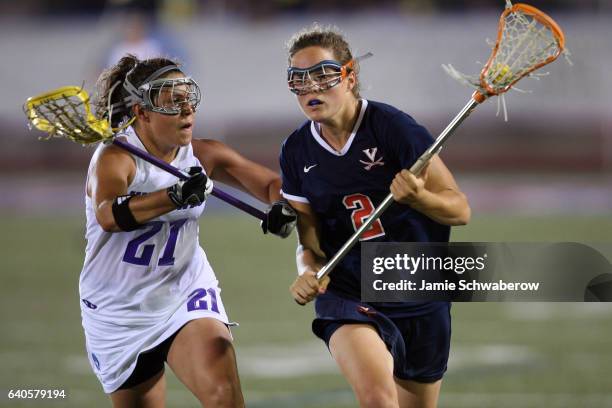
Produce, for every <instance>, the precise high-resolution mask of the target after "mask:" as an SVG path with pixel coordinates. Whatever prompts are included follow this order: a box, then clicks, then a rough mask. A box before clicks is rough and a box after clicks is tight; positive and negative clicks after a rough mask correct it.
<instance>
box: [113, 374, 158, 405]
mask: <svg viewBox="0 0 612 408" xmlns="http://www.w3.org/2000/svg"><path fill="white" fill-rule="evenodd" d="M110 397H111V401H112V402H113V407H114V408H136V407H137V408H164V407H165V406H166V376H165V375H164V371H163V370H162V371H160V372H159V373H158V374H157V375H155V376H154V377H152V378H150V379H148V380H147V381H145V382H143V383H141V384H138V385H136V386H135V387H132V388H128V389H125V390H118V391H115V392H113V393H112V394H111V395H110Z"/></svg>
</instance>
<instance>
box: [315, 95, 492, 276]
mask: <svg viewBox="0 0 612 408" xmlns="http://www.w3.org/2000/svg"><path fill="white" fill-rule="evenodd" d="M482 100H484V99H481V97H480V94H474V96H472V98H470V100H469V101H468V103H467V104H466V105H465V106H464V107H463V109H461V111H460V112H459V113H458V114H457V116H455V118H454V119H453V120H452V121H451V122H450V123H449V124H448V126H447V127H446V129H444V130H443V131H442V133H440V136H438V138H437V139H436V140H435V141H434V142H433V144H432V145H431V146H429V148H428V149H427V150H426V151H425V152H424V153H423V154H422V155H421V157H419V158H418V159H417V161H416V162H414V164H413V165H412V167H410V172H411V173H412V174H414V175H415V176H418V175H419V174H420V173H421V171H423V169H424V168H425V166H426V165H427V163H429V160H431V158H432V157H433V156H434V155H435V154H436V153H438V152H439V151H440V149H442V145H443V144H444V142H446V140H448V138H449V137H450V136H451V135H452V134H453V132H454V131H455V130H456V129H457V128H458V127H459V125H461V123H462V122H463V121H464V120H465V119H466V118H467V117H468V116H470V114H471V113H472V112H473V111H474V109H476V106H478V104H479V103H480V102H482ZM392 203H393V195H392V194H389V195H388V196H387V197H385V199H384V200H383V201H382V203H380V205H379V206H378V207H376V209H375V210H374V212H373V213H372V215H370V216H369V217H368V219H367V220H366V221H364V223H363V224H362V225H361V227H359V228H358V229H357V231H355V233H354V234H353V235H352V236H351V237H350V238H349V239H348V241H346V243H345V244H344V245H343V246H342V248H340V249H339V250H338V252H336V255H334V256H333V257H332V258H331V259H330V260H329V261H328V262H327V264H325V266H323V268H321V269H320V270H319V272H317V279H319V280H321V279H323V278H324V277H325V276H326V275H327V274H328V273H330V272H331V271H332V270H333V269H334V268H335V267H336V265H338V263H339V262H340V261H341V260H342V258H344V256H345V255H346V254H347V253H348V252H349V251H350V250H351V248H353V247H354V246H355V244H356V243H357V241H359V237H361V235H362V234H363V233H364V232H365V231H367V230H368V229H369V228H370V226H371V225H372V224H373V223H374V221H376V220H377V219H378V218H380V216H381V215H382V213H383V212H384V211H385V210H386V209H387V208H389V206H390V205H391V204H392Z"/></svg>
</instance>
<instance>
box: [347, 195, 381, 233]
mask: <svg viewBox="0 0 612 408" xmlns="http://www.w3.org/2000/svg"><path fill="white" fill-rule="evenodd" d="M342 204H344V207H345V208H346V209H347V210H353V212H352V213H351V221H352V223H353V228H354V229H355V231H357V230H358V229H359V227H361V226H362V225H363V223H364V222H365V221H366V220H367V219H368V217H369V216H370V215H371V214H372V213H373V212H374V204H373V203H372V200H370V197H368V196H367V195H365V194H351V195H347V196H344V198H343V199H342ZM383 235H385V229H384V228H383V226H382V223H381V222H380V220H376V221H374V222H373V223H372V225H370V228H368V229H367V230H366V231H365V232H364V233H363V234H361V237H360V238H359V240H360V241H367V240H369V239H372V238H377V237H382V236H383Z"/></svg>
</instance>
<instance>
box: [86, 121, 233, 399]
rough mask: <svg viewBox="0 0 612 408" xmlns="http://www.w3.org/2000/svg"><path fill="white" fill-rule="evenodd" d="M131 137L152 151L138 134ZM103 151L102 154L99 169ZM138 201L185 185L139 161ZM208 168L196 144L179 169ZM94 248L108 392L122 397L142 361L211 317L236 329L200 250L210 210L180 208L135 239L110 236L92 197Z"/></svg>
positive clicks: (91, 321)
mask: <svg viewBox="0 0 612 408" xmlns="http://www.w3.org/2000/svg"><path fill="white" fill-rule="evenodd" d="M123 136H124V137H126V138H127V141H128V142H129V143H131V144H133V145H136V146H138V147H140V148H142V149H144V146H143V145H142V143H141V142H140V140H139V139H138V137H137V136H136V134H135V133H134V131H133V130H132V129H131V128H128V129H127V131H126V132H125V135H123ZM102 149H103V146H99V147H98V149H97V150H96V152H95V153H94V155H93V157H92V160H91V163H90V166H89V174H91V173H92V172H93V171H94V170H95V165H96V162H97V159H98V157H99V155H100V152H101V150H102ZM134 160H135V162H136V175H135V177H134V180H133V182H132V183H131V184H130V186H129V188H128V191H129V192H130V193H133V194H139V193H149V192H153V191H158V190H161V189H165V188H167V187H168V186H171V185H173V184H175V183H176V182H177V178H176V177H175V176H172V175H170V174H168V173H166V172H165V171H163V170H160V169H158V168H157V167H154V166H153V165H151V164H149V163H147V162H145V161H144V160H142V159H139V158H137V157H134ZM171 164H172V165H173V166H175V167H178V168H180V169H185V168H188V167H191V166H201V164H200V162H199V161H198V159H197V158H196V157H195V156H194V155H193V150H192V147H191V145H188V146H185V147H181V148H180V149H179V152H178V154H177V157H176V159H175V160H174V161H173V162H172V163H171ZM85 206H86V215H87V231H86V238H87V247H86V254H85V262H84V265H83V270H82V271H81V276H80V280H79V293H80V298H81V302H80V305H81V316H82V323H83V328H84V329H85V343H86V348H87V355H88V357H89V361H90V363H91V366H92V368H93V370H94V372H95V374H96V375H97V377H98V379H99V380H100V382H101V383H102V386H103V388H104V391H105V392H106V393H111V392H113V391H116V390H117V389H118V388H119V387H120V386H121V385H122V384H123V383H124V382H125V381H126V380H127V379H128V377H129V376H130V375H131V373H132V372H133V371H134V368H135V366H136V361H137V359H138V355H139V354H140V353H142V352H144V351H146V350H150V349H152V348H154V347H155V346H157V345H158V344H160V343H162V342H163V341H164V340H166V339H167V338H168V337H170V336H171V335H172V334H174V333H175V332H176V331H177V330H179V329H180V328H181V327H182V326H183V325H184V324H185V323H187V322H189V321H190V320H193V319H198V318H203V317H208V318H213V319H217V320H219V321H221V322H223V323H225V324H229V321H228V318H227V314H226V313H225V308H224V307H223V302H222V301H221V289H220V288H219V285H218V281H217V278H216V277H215V274H214V272H213V270H212V268H211V267H210V264H209V263H208V260H207V258H206V254H205V253H204V250H203V249H202V248H201V247H200V244H199V240H198V234H199V226H198V218H199V216H200V215H201V214H202V211H203V210H204V205H201V206H198V207H195V208H186V209H178V210H175V211H172V212H170V213H167V214H164V215H163V216H161V217H158V218H155V219H153V220H151V221H149V222H147V223H146V225H145V226H144V227H143V228H140V229H137V230H135V231H130V232H105V231H104V230H103V229H102V228H101V227H100V225H99V224H98V222H97V220H96V217H95V213H94V208H93V202H92V200H91V199H90V198H89V197H87V195H85Z"/></svg>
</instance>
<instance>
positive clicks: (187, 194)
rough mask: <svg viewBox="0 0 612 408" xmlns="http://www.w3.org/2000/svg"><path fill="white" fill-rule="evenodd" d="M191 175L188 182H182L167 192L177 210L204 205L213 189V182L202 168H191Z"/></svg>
mask: <svg viewBox="0 0 612 408" xmlns="http://www.w3.org/2000/svg"><path fill="white" fill-rule="evenodd" d="M189 175H190V176H191V177H189V178H188V179H187V180H180V181H179V182H178V183H176V184H175V185H173V186H170V187H168V189H167V190H166V191H167V193H168V197H170V200H172V202H173V203H174V205H176V208H181V207H184V206H187V205H188V206H190V207H197V206H198V205H202V203H204V201H206V197H208V195H209V194H210V192H211V191H212V189H213V182H212V180H211V179H209V178H208V177H206V174H204V173H202V168H201V167H190V168H189Z"/></svg>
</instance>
